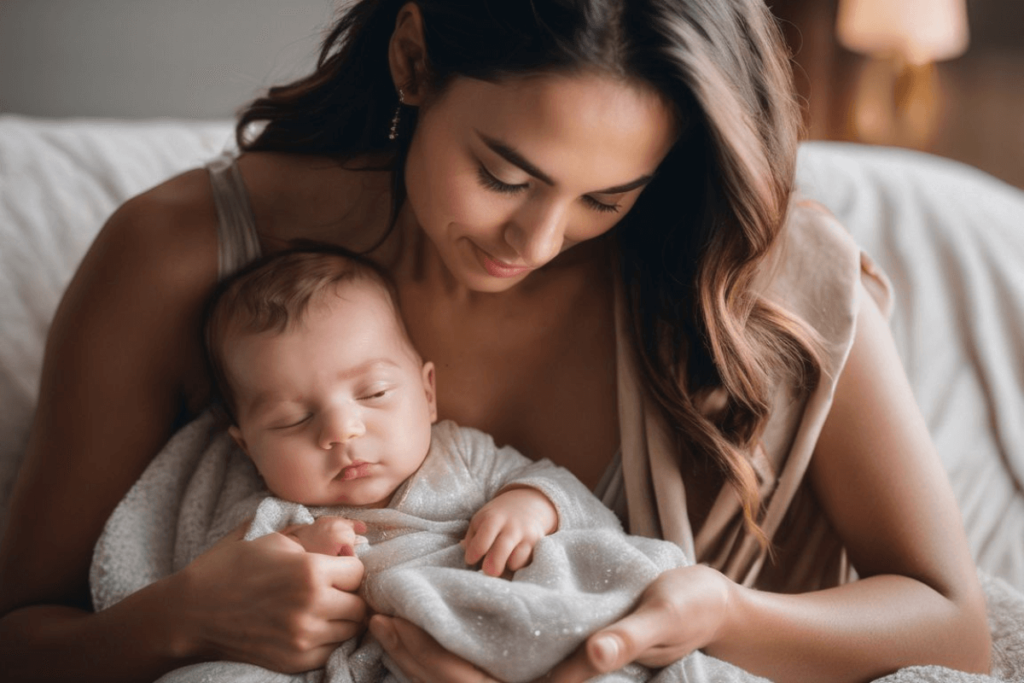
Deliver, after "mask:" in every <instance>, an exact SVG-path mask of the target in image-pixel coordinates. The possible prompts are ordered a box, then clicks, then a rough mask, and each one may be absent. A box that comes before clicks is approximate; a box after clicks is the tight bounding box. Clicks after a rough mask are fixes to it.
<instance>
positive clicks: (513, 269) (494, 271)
mask: <svg viewBox="0 0 1024 683" xmlns="http://www.w3.org/2000/svg"><path fill="white" fill-rule="evenodd" d="M473 246H476V245H473ZM476 251H477V254H478V256H479V257H480V263H482V264H483V266H484V270H486V271H487V273H488V274H489V275H490V276H491V277H503V278H504V277H516V276H519V275H522V274H523V273H525V272H527V271H530V270H532V268H530V267H529V266H513V265H509V264H508V263H505V262H504V261H499V260H498V259H496V258H494V257H493V256H491V255H490V254H488V253H487V252H486V251H484V250H483V249H481V248H480V247H476Z"/></svg>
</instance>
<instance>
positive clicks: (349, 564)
mask: <svg viewBox="0 0 1024 683" xmlns="http://www.w3.org/2000/svg"><path fill="white" fill-rule="evenodd" d="M313 557H315V558H316V559H317V564H318V565H319V568H320V571H322V572H323V575H324V577H325V579H326V583H327V584H328V585H330V586H333V587H335V588H337V589H338V590H340V591H347V592H349V593H354V592H355V591H356V590H358V589H359V584H361V583H362V582H363V573H364V572H365V568H364V567H363V563H362V562H361V561H360V560H359V558H357V557H354V556H339V557H332V556H330V555H314V556H313Z"/></svg>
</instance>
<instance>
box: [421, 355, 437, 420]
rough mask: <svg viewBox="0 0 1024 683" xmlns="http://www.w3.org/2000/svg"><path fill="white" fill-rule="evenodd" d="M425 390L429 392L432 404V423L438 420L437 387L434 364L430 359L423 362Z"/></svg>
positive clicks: (428, 401)
mask: <svg viewBox="0 0 1024 683" xmlns="http://www.w3.org/2000/svg"><path fill="white" fill-rule="evenodd" d="M423 390H424V391H426V393H427V404H428V405H429V406H430V423H431V424H433V423H435V422H437V388H436V384H435V380H434V364H433V363H431V362H430V361H429V360H428V361H427V362H426V363H424V364H423Z"/></svg>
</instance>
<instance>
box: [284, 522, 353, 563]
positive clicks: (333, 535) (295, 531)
mask: <svg viewBox="0 0 1024 683" xmlns="http://www.w3.org/2000/svg"><path fill="white" fill-rule="evenodd" d="M365 531H366V525H365V524H363V523H362V522H360V521H358V520H352V519H345V518H344V517H320V518H318V519H316V520H315V521H314V522H313V523H312V524H293V525H292V526H289V527H286V528H285V529H282V530H281V532H280V533H282V534H284V535H285V536H287V537H289V538H291V539H294V540H295V541H297V542H298V543H299V545H301V546H302V547H303V548H305V549H306V552H308V553H320V554H321V555H331V556H352V555H355V554H356V551H355V546H356V545H358V544H360V543H366V539H365V538H364V537H362V536H360V535H359V534H361V533H364V532H365Z"/></svg>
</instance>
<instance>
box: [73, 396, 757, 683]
mask: <svg viewBox="0 0 1024 683" xmlns="http://www.w3.org/2000/svg"><path fill="white" fill-rule="evenodd" d="M510 484H516V485H525V486H532V487H534V488H537V489H539V490H540V491H542V492H543V493H544V494H545V495H546V496H547V497H548V498H549V499H550V500H551V501H552V503H553V504H554V505H555V508H556V510H557V512H558V518H559V528H558V531H557V532H556V533H554V534H552V535H550V536H548V537H546V538H544V539H541V541H540V542H538V544H537V546H536V547H535V549H534V556H533V560H532V562H531V563H530V565H529V566H527V567H525V568H523V569H521V570H519V571H518V572H516V573H515V574H514V576H513V577H512V579H511V580H508V579H503V578H495V577H491V576H487V575H485V574H483V573H482V572H479V571H475V570H473V569H471V568H467V566H466V564H465V559H464V555H465V551H464V549H463V548H462V547H461V546H460V545H459V541H460V540H461V539H462V538H463V537H464V536H465V533H466V529H467V527H468V523H469V519H470V517H471V516H472V514H473V513H474V512H475V511H476V510H477V509H479V508H480V507H481V506H482V505H483V504H484V503H486V502H487V501H488V500H490V499H491V498H492V497H493V496H494V495H495V494H497V493H498V491H500V490H501V489H502V488H503V487H505V486H508V485H510ZM320 515H337V516H343V517H347V518H349V519H359V520H362V521H363V522H365V523H366V525H367V531H366V532H365V535H366V537H367V539H368V541H369V543H368V544H366V545H360V546H357V552H358V554H359V557H360V559H361V560H362V562H363V563H364V565H365V567H366V574H365V578H364V581H363V585H362V587H361V588H360V591H361V594H362V595H363V597H364V598H365V599H366V601H367V603H368V604H369V605H370V606H371V608H372V609H373V610H375V611H377V612H381V613H384V614H393V615H399V616H402V617H404V618H406V619H409V620H410V621H412V622H413V623H415V624H418V625H419V626H421V627H423V628H424V629H426V630H427V631H428V632H429V633H430V634H431V635H433V636H434V637H435V638H436V639H437V640H438V641H439V642H440V643H441V644H442V645H444V646H445V647H446V648H447V649H449V650H450V651H452V652H454V653H456V654H458V655H460V656H462V657H464V658H465V659H467V660H469V661H471V662H473V663H474V664H476V665H477V666H480V667H481V668H483V669H485V670H486V671H488V672H489V673H491V674H492V675H494V676H495V677H497V678H499V679H500V680H505V681H509V682H511V683H514V682H516V681H528V680H532V679H533V678H535V677H537V676H540V675H542V674H544V673H546V672H547V671H548V670H550V669H551V667H553V666H554V665H555V664H557V663H558V662H560V661H561V660H562V659H564V658H565V657H567V656H568V655H569V654H570V653H571V652H572V651H573V650H574V649H576V647H577V646H578V645H579V644H580V643H582V642H583V640H584V639H585V638H586V636H587V635H589V634H590V633H592V632H593V631H595V630H597V629H599V628H601V627H603V626H605V625H607V624H609V623H611V622H612V621H614V620H616V619H618V618H620V617H621V616H623V615H625V614H626V613H627V612H628V611H629V609H630V608H631V607H632V605H633V604H634V603H635V601H636V599H637V597H638V596H639V595H640V593H641V591H643V590H644V588H646V586H647V585H648V584H649V583H650V582H651V581H652V580H653V579H654V578H655V577H656V576H658V574H660V573H661V572H663V571H665V570H667V569H670V568H672V567H678V566H682V565H684V564H686V560H685V557H684V556H683V553H682V551H681V550H680V549H679V548H678V547H677V546H675V545H674V544H671V543H668V542H666V541H659V540H654V539H649V538H642V537H635V536H627V535H626V534H624V533H623V531H622V528H621V525H620V524H619V521H618V519H617V518H616V517H615V515H614V514H612V512H611V511H609V510H608V509H607V508H606V507H604V506H603V505H602V504H601V503H600V501H598V500H597V499H596V498H595V497H594V496H593V495H592V494H591V493H590V492H589V491H588V490H587V489H586V487H584V486H583V485H582V484H581V483H580V482H579V481H578V480H577V479H576V478H575V477H574V476H573V475H572V474H570V473H569V472H568V471H566V470H564V469H562V468H559V467H555V466H554V465H552V464H551V463H550V462H547V461H541V462H532V461H530V460H529V459H527V458H525V457H524V456H522V455H520V454H519V453H517V452H516V451H514V450H512V449H508V448H505V449H497V448H496V447H495V445H494V443H493V441H492V440H491V439H490V437H488V436H487V435H485V434H483V433H481V432H478V431H476V430H471V429H463V428H459V427H457V426H456V425H455V424H454V423H451V422H441V423H439V424H438V425H435V426H434V429H433V433H432V440H431V448H430V453H429V454H428V456H427V458H426V460H425V461H424V463H423V465H422V466H421V467H420V469H419V470H418V471H417V472H416V474H415V475H413V476H412V477H410V479H408V480H407V481H406V482H405V483H404V484H402V486H400V487H399V489H398V490H397V491H396V492H395V494H394V496H393V497H392V500H391V502H390V504H389V505H388V507H386V508H382V509H354V508H345V507H335V508H312V509H307V508H306V507H304V506H302V505H298V504H295V503H289V502H286V501H282V500H279V499H277V498H273V497H270V495H269V493H268V491H267V490H266V489H265V487H264V485H263V483H262V481H261V479H260V477H259V475H258V473H257V472H256V469H255V467H254V466H253V465H252V464H251V462H250V461H249V459H248V458H247V457H246V456H245V455H244V454H243V453H242V452H241V451H240V450H239V449H238V448H237V447H236V446H235V445H234V443H233V441H232V440H231V439H230V437H229V436H228V435H227V434H226V430H225V425H223V424H221V423H219V422H218V420H217V418H216V417H214V416H213V414H206V415H204V416H202V417H200V418H199V419H198V420H196V421H195V422H193V423H192V424H191V425H188V426H187V427H186V428H185V429H183V430H182V431H181V432H179V433H178V434H177V435H176V436H175V437H174V438H173V439H172V440H171V442H170V443H169V444H168V446H167V447H166V448H165V449H164V451H163V452H162V453H161V454H160V455H159V456H158V457H157V458H156V459H155V460H154V461H153V463H152V464H151V465H150V467H149V468H148V469H147V470H146V472H145V473H144V474H143V476H142V478H141V479H140V480H139V482H138V483H137V484H136V485H135V486H134V487H133V488H132V490H131V491H130V492H129V493H128V495H127V496H126V497H125V500H124V501H123V502H122V504H121V505H120V506H119V507H118V508H117V510H116V511H115V512H114V514H113V515H112V517H111V519H110V521H109V522H108V524H107V527H106V529H105V531H104V533H103V535H102V537H101V538H100V541H99V543H98V545H97V548H96V553H95V557H94V561H93V567H92V576H91V580H92V589H93V599H94V604H95V606H96V609H105V608H107V607H109V606H110V605H112V604H114V603H116V602H117V601H119V600H121V599H122V598H124V597H125V596H127V595H128V594H130V593H132V592H134V591H135V590H138V589H139V588H141V587H143V586H144V585H146V584H147V583H149V582H151V581H154V580H156V579H158V578H160V577H162V576H166V575H168V574H170V573H172V572H174V571H177V570H178V569H181V568H182V567H184V566H185V565H186V564H188V563H189V562H190V561H192V560H193V559H194V558H195V557H197V556H198V555H200V554H201V553H202V552H204V551H205V550H207V549H208V548H209V547H210V546H211V545H213V544H214V543H216V542H217V541H218V540H219V539H220V538H222V537H223V536H224V535H225V534H227V533H228V532H229V531H231V530H232V529H234V528H235V527H236V526H237V525H239V524H240V523H242V522H244V521H245V520H246V519H248V518H253V522H252V524H251V525H250V528H249V532H248V534H247V536H246V537H247V538H249V539H252V538H256V537H258V536H260V535H263V534H265V533H270V532H273V531H278V530H281V529H283V528H284V527H286V526H288V525H290V524H295V523H309V522H312V521H313V519H314V518H316V517H318V516H320ZM172 530H173V531H174V532H175V533H173V534H171V533H169V532H170V531H172ZM688 660H690V661H688V662H687V663H686V664H685V665H684V664H680V666H679V667H678V668H677V672H678V676H679V680H680V681H683V680H706V679H707V676H708V675H710V674H709V669H711V670H715V669H721V670H722V672H723V673H724V672H726V671H732V672H735V674H736V676H737V678H735V680H737V681H739V680H756V679H754V678H753V677H749V676H748V675H747V674H744V673H742V672H740V671H739V669H735V667H731V666H730V665H728V664H725V663H724V662H719V661H717V660H712V659H710V658H706V657H704V655H701V654H699V653H698V654H696V655H694V656H692V657H691V658H688ZM705 660H706V661H705ZM390 675H391V673H389V670H388V669H387V668H386V667H385V666H384V663H383V661H382V650H381V649H380V647H379V646H378V645H377V644H376V643H375V642H373V640H372V638H369V637H366V638H364V639H363V642H361V643H356V642H351V641H350V642H348V643H345V645H344V646H342V647H341V648H339V649H338V651H337V652H335V654H334V656H333V657H332V658H331V660H330V661H329V662H328V665H327V667H326V669H325V670H324V671H322V672H314V673H313V674H307V675H306V676H303V677H293V676H284V675H280V674H274V673H272V672H267V671H266V670H263V669H260V668H258V667H252V666H248V665H243V664H237V663H229V662H217V663H211V664H200V665H195V666H191V667H186V668H183V669H180V670H178V671H176V672H174V673H172V674H170V675H169V676H167V677H165V680H166V681H186V680H187V681H199V680H217V681H224V680H232V681H238V680H245V681H254V680H260V681H263V680H266V681H271V680H274V681H276V680H280V681H285V680H316V681H322V680H329V681H352V682H360V683H370V682H372V681H378V680H382V679H385V678H388V677H389V676H390ZM650 675H651V674H650V672H648V671H645V670H643V669H642V667H639V666H637V667H631V668H630V669H628V670H627V671H626V672H624V673H623V674H622V675H619V676H616V677H615V678H623V677H626V676H628V677H629V680H646V679H648V678H650ZM715 680H722V676H715ZM726 680H733V679H732V678H727V679H726Z"/></svg>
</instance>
